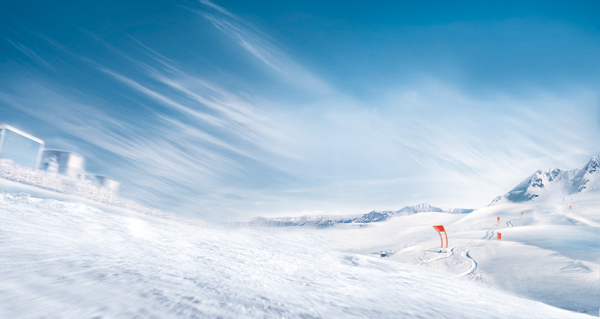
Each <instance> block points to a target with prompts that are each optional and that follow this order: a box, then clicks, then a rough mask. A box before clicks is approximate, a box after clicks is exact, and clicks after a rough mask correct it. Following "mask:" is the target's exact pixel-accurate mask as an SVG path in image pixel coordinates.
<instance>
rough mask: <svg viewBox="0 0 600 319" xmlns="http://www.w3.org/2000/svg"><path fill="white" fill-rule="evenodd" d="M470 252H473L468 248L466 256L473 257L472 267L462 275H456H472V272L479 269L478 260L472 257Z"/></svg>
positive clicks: (461, 275)
mask: <svg viewBox="0 0 600 319" xmlns="http://www.w3.org/2000/svg"><path fill="white" fill-rule="evenodd" d="M469 252H471V250H467V253H466V254H465V257H467V258H469V259H471V267H470V268H469V269H468V270H467V271H465V272H463V273H462V274H460V275H457V276H456V277H463V276H466V275H470V274H472V273H473V272H474V271H475V270H476V269H477V262H476V261H475V259H473V258H472V257H471V255H469Z"/></svg>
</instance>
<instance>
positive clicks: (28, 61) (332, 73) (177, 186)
mask: <svg viewBox="0 0 600 319" xmlns="http://www.w3.org/2000/svg"><path fill="white" fill-rule="evenodd" d="M1 6H2V10H0V12H1V13H0V15H2V19H1V20H0V21H1V22H0V33H1V37H0V74H1V75H2V76H1V77H0V119H1V120H0V121H2V122H5V123H7V124H10V125H13V126H15V127H17V128H19V129H22V130H24V131H26V132H28V133H31V134H33V135H35V136H37V137H40V138H42V139H44V140H45V141H46V145H47V147H49V148H61V149H67V150H72V151H75V152H77V153H80V154H81V155H83V156H85V157H86V159H87V168H88V171H90V172H94V173H100V174H105V175H109V176H112V177H114V178H116V179H118V180H120V181H121V182H122V191H121V193H122V194H123V195H124V196H126V197H129V198H133V199H135V200H137V201H139V202H142V203H145V204H148V205H153V206H157V207H160V208H163V209H166V210H170V211H175V212H178V213H182V214H187V215H193V216H200V217H202V218H207V219H212V220H230V219H238V218H247V217H250V216H256V215H263V216H271V215H277V216H282V215H299V214H316V213H319V214H354V213H366V212H368V211H370V210H373V209H376V210H382V209H398V208H401V207H403V206H405V205H413V204H417V203H421V202H427V203H430V204H432V205H438V206H448V207H465V208H474V207H481V206H485V205H487V204H488V203H489V202H490V201H491V200H492V199H493V198H494V197H495V196H497V195H501V194H503V193H505V192H506V191H508V190H510V189H511V188H512V187H514V186H515V185H517V184H518V183H519V182H520V181H521V180H523V179H524V178H525V177H527V176H528V175H530V174H532V173H533V172H534V171H535V170H537V169H540V168H541V169H547V168H550V167H556V166H558V167H560V168H575V167H581V166H583V165H584V164H585V163H586V162H587V160H589V158H590V157H591V156H593V155H597V154H600V130H599V123H600V115H599V113H600V112H599V105H600V103H599V96H598V87H599V84H600V58H599V57H600V19H599V17H598V12H600V7H599V5H598V4H597V2H593V1H589V2H574V1H568V2H566V1H565V2H558V1H543V2H527V3H520V2H508V1H502V2H496V3H492V2H452V3H451V2H448V1H411V2H408V1H362V2H361V1H353V2H351V3H349V2H334V1H332V2H327V1H285V2H282V1H252V2H248V1H239V2H234V1H214V2H209V1H204V0H203V1H174V0H172V1H92V2H81V1H62V2H55V1H54V2H49V1H45V2H36V1H23V2H13V3H3V4H2V5H1Z"/></svg>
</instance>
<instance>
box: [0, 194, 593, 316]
mask: <svg viewBox="0 0 600 319" xmlns="http://www.w3.org/2000/svg"><path fill="white" fill-rule="evenodd" d="M428 214H439V215H443V216H446V217H445V218H452V219H457V218H461V217H463V216H468V215H451V214H442V213H424V214H423V215H422V216H424V217H428V218H429V219H431V217H432V216H433V215H429V216H428ZM419 216H421V214H412V215H407V216H402V217H398V218H394V219H401V218H420V217H419ZM431 221H433V220H431ZM378 224H381V225H382V226H385V225H386V224H388V222H384V223H376V224H372V225H378ZM345 225H348V224H345ZM362 229H364V230H368V229H370V227H366V228H362ZM334 230H335V231H337V230H343V228H339V229H337V227H330V228H327V229H315V228H268V229H247V228H236V229H231V228H220V227H215V226H209V225H190V224H187V223H182V222H179V221H173V220H165V219H160V218H156V217H150V216H143V215H133V214H132V215H131V216H123V215H115V214H110V213H106V212H104V211H101V210H98V209H94V208H90V207H87V206H83V205H79V204H72V203H66V202H60V201H56V200H48V199H36V198H31V197H29V196H26V195H11V194H2V193H0V317H1V318H100V317H102V318H585V317H587V316H586V315H583V314H579V313H574V312H570V311H566V310H562V309H558V308H554V307H551V306H548V305H546V304H543V303H540V302H536V301H531V300H528V299H522V298H519V297H515V296H513V295H510V294H508V293H505V292H501V291H497V290H495V289H493V288H491V287H487V288H486V287H484V286H481V285H477V284H474V283H471V282H469V281H466V280H464V279H461V278H455V277H453V276H451V275H449V274H444V273H441V272H435V271H432V270H428V269H424V268H422V267H418V266H415V265H408V264H401V263H397V262H393V261H390V260H388V259H381V258H373V257H370V256H365V255H360V254H357V253H352V252H343V251H339V250H335V249H332V246H331V244H330V242H329V241H327V240H324V239H325V238H326V237H327V236H329V235H330V234H334V233H332V232H330V231H334ZM379 239H380V240H381V239H382V238H381V237H380V238H379ZM573 269H577V265H576V266H575V268H573Z"/></svg>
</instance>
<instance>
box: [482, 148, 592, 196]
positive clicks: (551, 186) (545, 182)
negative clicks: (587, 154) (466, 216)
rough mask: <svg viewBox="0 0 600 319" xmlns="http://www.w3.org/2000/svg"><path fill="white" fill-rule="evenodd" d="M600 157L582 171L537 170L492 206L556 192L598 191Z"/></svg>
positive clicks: (563, 193)
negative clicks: (505, 201)
mask: <svg viewBox="0 0 600 319" xmlns="http://www.w3.org/2000/svg"><path fill="white" fill-rule="evenodd" d="M598 171H600V156H594V157H592V159H591V160H590V161H589V162H588V163H587V164H586V165H585V166H584V167H583V169H581V170H580V169H567V170H561V169H559V168H553V169H549V170H547V171H545V172H543V171H541V170H538V171H536V172H535V173H533V175H531V176H529V177H528V178H526V179H525V180H524V181H523V182H521V183H520V184H519V185H517V187H515V188H513V189H512V190H511V191H510V192H508V193H506V194H505V195H503V196H499V197H497V198H495V199H494V200H493V201H492V205H493V204H496V203H499V202H502V201H504V200H508V201H511V202H524V201H533V200H535V199H536V198H538V197H540V196H543V195H547V194H548V193H549V192H556V193H560V194H562V195H569V194H573V193H578V192H583V191H587V190H589V189H596V188H599V189H600V185H599V184H600V178H599V177H598V176H599V175H600V173H598Z"/></svg>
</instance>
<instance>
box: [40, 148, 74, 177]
mask: <svg viewBox="0 0 600 319" xmlns="http://www.w3.org/2000/svg"><path fill="white" fill-rule="evenodd" d="M39 169H41V170H43V171H47V172H50V173H57V174H60V175H66V176H70V177H74V178H77V179H84V178H85V158H83V156H81V155H79V154H77V153H75V152H69V151H63V150H44V151H43V152H42V158H41V160H40V166H39Z"/></svg>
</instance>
